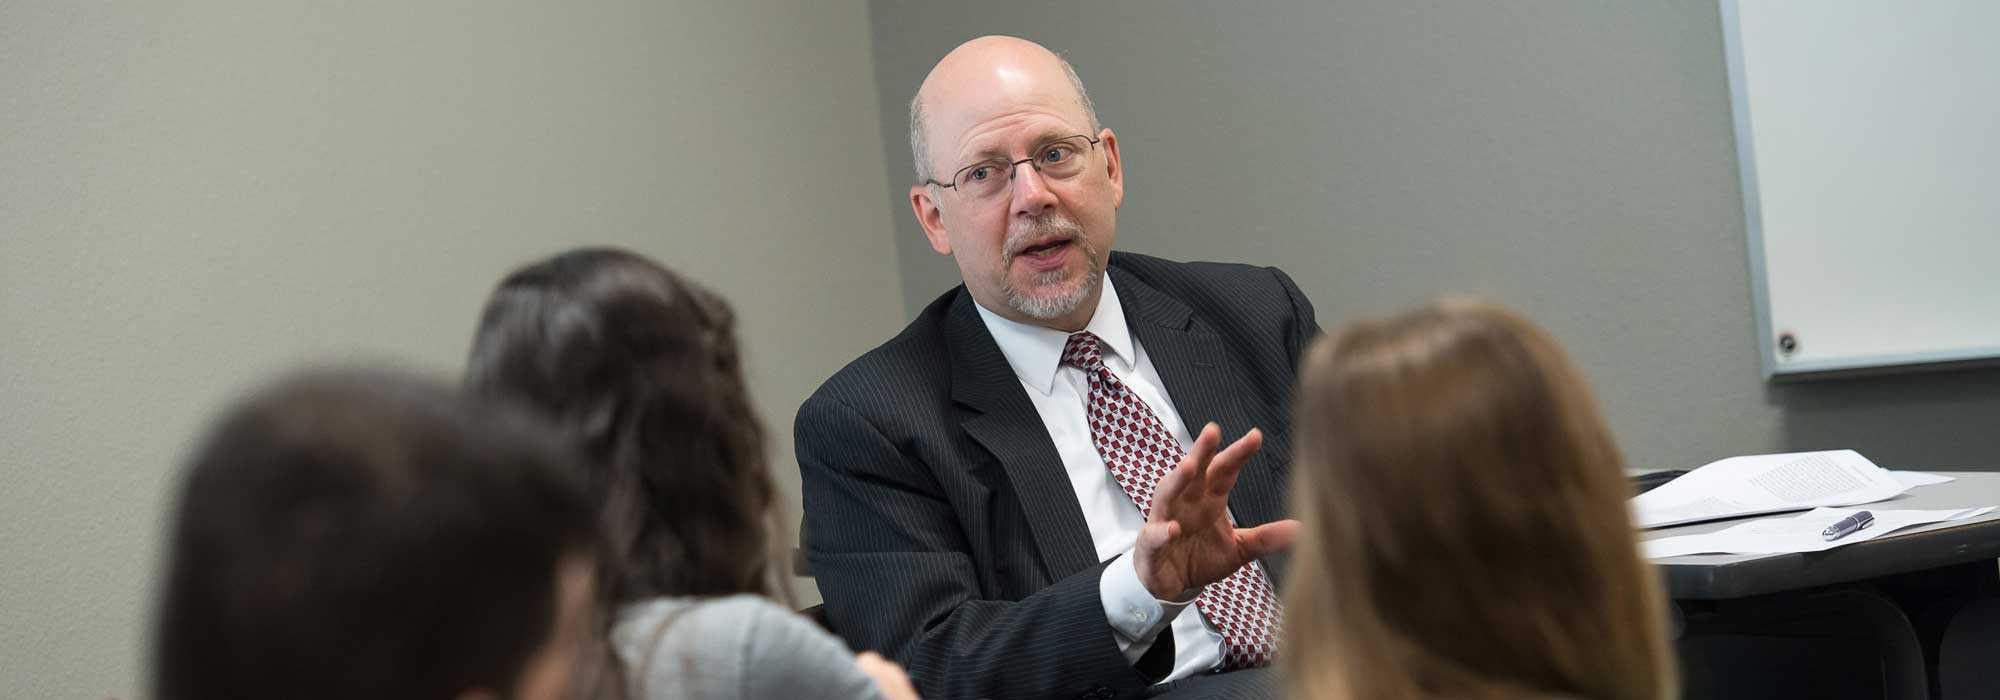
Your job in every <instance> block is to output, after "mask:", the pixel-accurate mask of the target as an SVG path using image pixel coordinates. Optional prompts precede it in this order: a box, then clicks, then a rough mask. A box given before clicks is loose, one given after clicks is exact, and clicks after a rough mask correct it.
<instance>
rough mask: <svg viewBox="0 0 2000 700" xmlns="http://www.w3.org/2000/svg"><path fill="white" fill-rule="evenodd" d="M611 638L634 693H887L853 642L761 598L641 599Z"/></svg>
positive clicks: (841, 699)
mask: <svg viewBox="0 0 2000 700" xmlns="http://www.w3.org/2000/svg"><path fill="white" fill-rule="evenodd" d="M611 641H612V644H613V645H614V646H615V647H616V648H617V650H618V656H619V658H620V659H621V660H623V661H624V662H625V667H626V671H625V674H626V675H625V677H626V681H627V682H628V683H629V684H630V685H629V686H627V688H626V690H627V691H628V695H629V696H630V697H633V698H703V699H714V700H761V699H763V698H803V697H811V698H815V699H816V700H846V699H848V698H857V699H860V698H866V699H869V700H876V699H879V698H881V694H880V693H879V692H878V691H877V690H876V689H875V683H874V681H872V680H870V679H869V678H868V676H867V675H866V674H863V673H862V672H861V669H860V667H858V666H855V665H854V654H853V653H852V652H849V651H848V650H847V646H846V645H845V644H842V643H841V642H840V640H839V639H837V638H835V637H834V636H833V635H830V634H827V633H826V631H825V630H822V629H820V628H819V627H818V626H817V625H814V624H813V623H812V621H811V620H808V619H806V618H804V617H801V616H799V615H798V614H797V613H794V612H792V611H790V610H787V609H785V608H784V607H782V606H780V605H778V604H777V603H774V602H772V601H770V600H769V599H766V598H763V597H761V596H753V595H735V596H729V597H727V598H711V599H694V598H655V599H652V600H649V601H645V602H642V603H633V604H631V605H627V606H625V607H624V608H623V609H621V610H619V612H618V622H617V624H616V625H614V626H613V628H612V631H611Z"/></svg>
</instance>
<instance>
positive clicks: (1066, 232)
mask: <svg viewBox="0 0 2000 700" xmlns="http://www.w3.org/2000/svg"><path fill="white" fill-rule="evenodd" d="M1046 236H1058V237H1060V240H1064V241H1070V242H1072V243H1073V242H1076V241H1078V240H1081V239H1082V238H1083V227H1081V226H1078V225H1076V222H1074V221H1070V220H1068V219H1036V220H1035V226H1034V228H1031V229H1028V230H1026V231H1018V232H1015V233H1012V234H1009V235H1008V236H1007V246H1006V251H1007V259H1006V260H1005V262H1010V263H1011V262H1013V261H1014V258H1015V256H1018V255H1020V254H1021V248H1023V247H1025V246H1026V245H1027V244H1028V241H1032V240H1035V239H1038V238H1043V237H1046Z"/></svg>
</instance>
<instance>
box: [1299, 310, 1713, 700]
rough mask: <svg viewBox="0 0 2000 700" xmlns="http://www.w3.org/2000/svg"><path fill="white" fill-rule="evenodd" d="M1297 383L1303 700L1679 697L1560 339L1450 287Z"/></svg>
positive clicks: (1339, 341)
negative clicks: (1453, 295)
mask: <svg viewBox="0 0 2000 700" xmlns="http://www.w3.org/2000/svg"><path fill="white" fill-rule="evenodd" d="M1301 376H1302V377H1303V379H1302V383H1301V388H1300V391H1299V396H1298V419H1297V421H1298V422H1297V424H1296V425H1297V427H1298V434H1299V441H1300V442H1299V459H1298V461H1297V466H1296V469H1295V473H1296V474H1297V480H1298V481H1297V483H1296V487H1295V488H1294V490H1293V497H1294V499H1295V502H1294V510H1295V512H1296V513H1298V515H1299V516H1300V519H1301V520H1302V521H1303V522H1304V532H1303V534H1302V536H1301V541H1300V543H1299V552H1298V556H1297V559H1296V560H1295V561H1294V564H1293V566H1292V569H1291V572H1290V574H1291V577H1290V581H1289V584H1288V586H1287V596H1286V600H1285V606H1286V609H1287V611H1288V613H1289V617H1288V619H1287V620H1286V635H1285V639H1284V641H1283V646H1282V649H1281V652H1280V654H1279V658H1280V664H1281V665H1282V667H1283V669H1284V671H1285V672H1286V674H1287V675H1288V683H1289V684H1290V689H1291V695H1292V697H1295V698H1303V699H1314V700H1317V699H1322V698H1325V699H1332V698H1342V699H1344V698H1368V699H1371V700H1375V699H1381V700H1397V699H1402V698H1590V699H1593V700H1659V699H1662V698H1671V697H1674V694H1675V682H1676V681H1675V677H1674V666H1673V661H1672V657H1671V656H1670V652H1669V646H1668V644H1669V642H1668V640H1667V633H1666V629H1665V612H1664V603H1665V601H1664V598H1663V597H1662V594H1661V591H1660V588H1659V584H1658V582H1657V581H1656V580H1655V574H1654V572H1653V571H1652V569H1651V568H1650V567H1649V566H1647V565H1646V563H1645V562H1644V561H1643V560H1641V559H1640V557H1639V554H1638V548H1637V545H1636V544H1635V541H1634V540H1635V538H1634V533H1633V530H1632V527H1631V524H1630V519H1629V516H1628V515H1627V511H1626V506H1625V500H1626V498H1627V497H1628V496H1629V495H1630V494H1629V488H1630V487H1629V486H1628V484H1627V481H1626V478H1625V476H1624V473H1623V470H1622V467H1623V460H1622V459H1621V458H1620V456H1619V453H1618V449H1617V447H1616V445H1615V444H1614V443H1613V441H1612V438H1611V434H1610V431H1609V430H1608V429H1607V428H1606V426H1605V424H1604V421H1603V419H1602V418H1601V417H1600V416H1599V415H1598V412H1597V408H1596V406H1595V403H1594V401H1593V399H1592V398H1591V394H1590V391H1589V389H1588V388H1587V387H1586V385H1585V382H1584V380H1583V378H1582V377H1581V376H1580V375H1579V374H1578V373H1577V371H1576V369H1575V368H1574V367H1573V366H1572V365H1571V364H1570V361H1569V359H1568V358H1567V357H1566V356H1565V355H1564V353H1563V351H1562V350H1561V348H1560V347H1558V346H1557V344H1556V342H1555V341H1554V340H1553V339H1552V338H1550V337H1549V335H1548V334H1547V333H1545V332H1543V331H1542V330H1541V329H1539V328H1537V327H1535V326H1534V325H1533V324H1531V323H1529V322H1528V321H1526V320H1524V319H1522V318H1521V317H1520V316H1518V315H1516V314H1514V313H1512V312H1510V311H1507V310H1505V309H1503V308H1500V307H1497V306H1494V305H1490V304H1487V303H1483V302H1479V301H1473V300H1466V299H1447V300H1443V301H1440V302H1437V303H1434V304H1431V305H1429V306H1426V307H1424V308H1421V309H1418V310H1416V311H1412V312H1409V313H1405V314H1402V315H1398V316H1393V317H1389V318H1385V319H1375V320H1364V321H1359V322H1355V323H1351V324H1349V325H1347V326H1346V327H1345V328H1343V329H1341V330H1340V331H1339V332H1338V333H1336V334H1334V335H1333V336H1331V337H1330V338H1326V339H1323V340H1320V341H1319V342H1318V343H1316V344H1315V346H1314V347H1313V348H1312V349H1311V351H1310V352H1309V353H1308V354H1307V356H1306V360H1305V362H1304V366H1303V367H1302V368H1301Z"/></svg>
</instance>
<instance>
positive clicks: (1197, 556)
mask: <svg viewBox="0 0 2000 700" xmlns="http://www.w3.org/2000/svg"><path fill="white" fill-rule="evenodd" d="M910 132H911V133H910V146H911V150H912V151H913V154H914V157H915V160H916V170H917V180H918V184H916V185H914V186H912V187H911V188H910V206H911V209H912V210H913V211H914V212H915V214H916V217H917V220H918V221H919V222H921V223H922V224H923V229H924V235H925V237H926V239H928V241H929V242H930V245H931V248H932V249H934V250H936V251H937V252H938V253H940V254H945V255H950V256H952V258H953V260H954V261H955V262H956V263H957V264H958V269H959V272H960V274H961V276H962V278H963V280H964V284H963V285H962V286H959V287H957V288H955V289H952V290H951V291H949V292H946V293H945V294H944V295H943V296H941V297H938V299H937V301H935V302H932V303H931V304H930V306H929V307H927V308H926V309H924V311H923V312H922V313H921V314H919V315H918V317H917V319H916V320H915V321H913V322H911V323H910V325H909V327H908V328H906V329H904V331H903V332H902V333H901V334H899V335H897V336H896V337H895V338H894V339H891V340H889V341H888V342H887V343H885V344H883V345H882V346H880V347H878V348H875V349H874V350H871V351H869V352H868V353H867V354H865V355H863V356H862V357H860V358H859V359H857V360H855V361H854V362H853V363H851V364H849V365H848V366H847V367H846V368H844V369H842V370H841V371H840V372H839V373H838V374H836V375H834V376H833V377H832V378H831V379H828V380H827V382H826V384H824V385H823V386H821V387H820V389H819V391H818V392H816V393H814V395H813V396H812V398H811V399H809V400H807V402H806V403H805V405H804V406H803V407H802V408H800V410H799V416H798V421H797V423H796V430H797V447H798V458H799V469H800V472H801V475H802V479H803V482H804V491H805V513H806V518H805V519H806V528H805V529H806V533H807V535H808V539H809V547H808V550H807V556H808V557H809V559H810V561H811V563H812V568H813V573H814V574H815V575H816V576H817V577H818V579H819V586H820V592H821V593H822V595H823V596H824V598H825V600H826V607H825V610H826V612H827V617H828V620H829V623H830V626H832V627H833V628H834V631H836V632H838V633H839V634H841V635H843V636H844V637H846V638H847V639H848V641H849V643H850V644H853V645H855V646H856V647H860V648H867V649H879V650H883V651H886V652H888V653H890V654H891V655H892V656H894V657H895V658H896V659H897V660H898V661H901V662H903V663H904V664H906V665H907V666H908V667H909V670H910V675H911V677H912V678H913V679H914V680H915V681H916V683H917V686H918V688H919V690H921V691H922V692H923V693H924V694H925V695H929V696H936V697H1038V698H1039V697H1094V698H1110V697H1146V696H1157V695H1162V694H1169V693H1171V694H1174V695H1200V696H1203V697H1213V696H1228V695H1240V696H1245V697H1255V696H1260V695H1261V694H1263V693H1264V689H1265V688H1266V687H1267V685H1268V684H1270V683H1271V681H1270V679H1269V678H1267V677H1266V676H1265V672H1264V671H1263V668H1264V667H1265V666H1266V665H1267V664H1268V663H1269V662H1270V659H1271V656H1272V654H1273V652H1274V651H1275V646H1276V644H1277V640H1278V627H1279V620H1280V617H1281V614H1282V609H1281V606H1280V604H1279V601H1278V598H1277V594H1276V592H1275V591H1276V589H1275V585H1274V584H1275V583H1276V582H1277V581H1279V580H1280V579H1281V575H1280V574H1281V572H1280V569H1281V568H1282V565H1283V561H1282V560H1283V557H1282V556H1281V552H1282V551H1283V550H1284V549H1285V548H1286V546H1287V545H1288V543H1289V541H1290V540H1291V538H1292V536H1293V533H1294V532H1295V531H1296V528H1297V523H1296V522H1295V521H1291V520H1285V519H1283V518H1284V509H1285V505H1286V502H1287V499H1286V491H1285V484H1286V474H1287V471H1288V469H1289V461H1290V454H1289V452H1290V443H1291V441H1290V427H1291V408H1290V392H1291V386H1292V383H1293V372H1294V368H1295V367H1296V366H1297V363H1298V358H1299V356H1300V353H1301V351H1302V350H1303V349H1304V347H1305V345H1306V344H1307V342H1308V341H1310V340H1311V339H1312V338H1313V337H1314V336H1315V335H1317V334H1318V332H1319V327H1318V325H1317V324H1316V323H1315V321H1314V319H1313V311H1312V306H1311V304H1310V303H1309V302H1307V300H1306V298H1305V296H1304V295H1302V294H1300V293H1299V290H1298V288H1297V287H1295V286H1294V285H1293V284H1292V281H1291V280H1290V278H1288V277H1286V276H1285V275H1284V273H1282V272H1279V271H1278V270H1276V269H1274V268H1259V267H1249V266H1243V265H1223V264H1206V263H1192V264H1190V263H1176V262H1169V261H1166V260H1161V259H1158V258H1151V257H1146V256H1141V255H1134V254H1130V253H1113V252H1111V249H1112V244H1113V242H1114V241H1115V240H1116V239H1117V211H1118V207H1119V205H1120V204H1121V203H1122V202H1123V201H1124V196H1125V177H1124V170H1123V169H1122V166H1121V161H1120V156H1119V151H1118V137H1117V135H1116V134H1114V133H1112V131H1111V130H1110V129H1106V128H1103V126H1102V125H1100V124H1099V123H1098V120H1097V115H1096V111H1095V109H1094V108H1093V107H1092V106H1091V102H1090V97H1089V95H1088V93H1086V92H1085V91H1084V89H1083V83H1082V81H1081V80H1080V79H1078V78H1077V76H1076V73H1075V71H1074V70H1072V69H1071V68H1070V66H1069V64H1068V63H1067V62H1065V61H1064V60H1063V59H1061V58H1060V57H1058V56H1056V55H1055V54H1054V53H1051V52H1050V51H1049V50H1048V49H1045V48H1043V47H1041V46H1039V45H1037V44H1034V43H1032V42H1028V41H1024V40H1021V39H1015V38H1010V37H983V38H980V39H975V40H973V41H970V42H967V43H965V44H964V45H961V46H959V47H958V48H957V49H955V50H953V51H952V52H951V53H950V54H948V55H946V56H945V57H944V58H943V59H942V60H940V61H939V62H938V64H937V66H936V67H935V68H933V69H932V70H931V72H930V75H929V76H928V77H926V78H925V79H924V82H923V85H922V87H920V88H919V89H918V92H917V96H916V99H914V100H912V101H911V103H910ZM1225 435H1227V436H1231V437H1232V438H1233V440H1231V441H1229V442H1227V443H1226V445H1227V446H1226V447H1225V442H1224V436H1225ZM1225 671H1244V672H1243V673H1222V672H1225Z"/></svg>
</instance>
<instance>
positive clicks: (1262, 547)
mask: <svg viewBox="0 0 2000 700" xmlns="http://www.w3.org/2000/svg"><path fill="white" fill-rule="evenodd" d="M1298 536H1299V521H1297V520H1279V521H1277V522H1270V523H1264V524H1262V525H1258V526H1257V527H1253V528H1247V529H1239V530H1237V531H1236V544H1237V546H1238V547H1240V548H1242V550H1243V554H1244V555H1245V556H1247V557H1249V558H1252V559H1255V558H1257V557H1261V556H1264V555H1266V554H1271V553H1273V552H1282V551H1285V550H1287V549H1290V548H1291V546H1292V541H1293V540H1295V539H1298Z"/></svg>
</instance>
